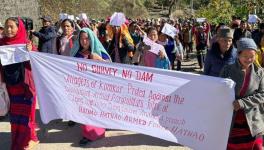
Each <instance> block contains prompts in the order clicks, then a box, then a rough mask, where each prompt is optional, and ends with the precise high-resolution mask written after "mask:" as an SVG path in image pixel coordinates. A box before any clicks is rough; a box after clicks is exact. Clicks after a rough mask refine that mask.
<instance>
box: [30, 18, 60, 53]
mask: <svg viewBox="0 0 264 150" xmlns="http://www.w3.org/2000/svg"><path fill="white" fill-rule="evenodd" d="M40 19H42V24H43V27H42V28H41V29H40V31H39V32H36V31H34V30H31V33H32V34H33V35H34V36H36V37H38V38H39V44H38V50H39V51H40V52H44V53H53V54H54V53H56V37H57V33H56V30H55V27H54V26H53V25H52V19H51V17H50V16H43V17H41V18H40Z"/></svg>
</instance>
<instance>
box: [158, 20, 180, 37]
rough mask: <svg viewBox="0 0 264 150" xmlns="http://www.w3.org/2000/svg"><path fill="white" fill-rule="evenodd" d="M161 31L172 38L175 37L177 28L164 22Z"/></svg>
mask: <svg viewBox="0 0 264 150" xmlns="http://www.w3.org/2000/svg"><path fill="white" fill-rule="evenodd" d="M161 32H162V33H164V34H166V35H168V36H170V37H172V38H173V39H174V38H175V35H177V34H178V33H179V30H178V29H176V28H175V27H174V26H172V25H170V24H168V23H165V25H164V27H163V28H162V30H161Z"/></svg>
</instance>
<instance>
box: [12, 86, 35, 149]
mask: <svg viewBox="0 0 264 150" xmlns="http://www.w3.org/2000/svg"><path fill="white" fill-rule="evenodd" d="M7 90H8V93H9V97H10V123H11V138H12V145H11V149H12V150H24V148H25V147H27V146H28V143H29V141H30V140H33V141H38V138H37V134H36V131H35V128H36V123H35V122H36V121H35V109H36V99H35V98H34V97H33V96H32V94H31V93H28V92H29V91H28V90H25V87H24V85H21V84H19V85H14V86H7Z"/></svg>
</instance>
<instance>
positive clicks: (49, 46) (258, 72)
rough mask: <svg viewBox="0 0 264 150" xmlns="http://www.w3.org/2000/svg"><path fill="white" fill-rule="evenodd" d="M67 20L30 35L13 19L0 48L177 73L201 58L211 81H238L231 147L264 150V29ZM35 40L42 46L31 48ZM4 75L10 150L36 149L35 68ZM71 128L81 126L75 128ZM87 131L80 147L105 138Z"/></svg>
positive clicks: (46, 21)
mask: <svg viewBox="0 0 264 150" xmlns="http://www.w3.org/2000/svg"><path fill="white" fill-rule="evenodd" d="M66 16H67V17H65V14H64V16H60V20H58V21H53V20H52V18H51V17H50V16H43V17H41V18H40V19H41V20H42V25H43V26H42V28H41V29H40V30H39V31H35V30H32V29H31V30H26V28H25V22H23V20H22V19H21V18H20V17H10V18H8V19H7V20H6V21H5V24H4V26H2V25H0V33H1V34H0V35H1V36H0V45H1V46H2V45H12V44H26V47H27V49H28V50H29V51H31V50H33V51H39V52H44V53H51V54H57V55H64V56H69V57H77V58H86V59H94V60H100V61H106V62H109V63H111V62H115V63H123V64H131V65H139V66H146V67H155V68H160V69H169V70H178V71H180V70H181V63H182V61H183V60H185V61H189V60H190V57H191V54H193V52H196V53H195V55H196V57H197V62H198V64H199V68H200V69H203V73H204V74H205V75H209V76H214V77H224V78H231V79H232V80H234V81H235V82H236V87H235V94H236V100H235V101H234V103H233V106H234V117H233V121H232V129H231V131H230V136H229V140H228V146H227V148H228V149H230V150H232V149H237V148H238V147H243V148H244V147H245V146H246V147H247V148H248V149H254V150H260V149H262V134H263V133H264V128H263V127H264V107H263V106H264V105H263V103H264V84H263V83H264V80H263V77H264V72H263V69H262V67H263V66H264V61H263V60H264V23H261V22H259V23H258V24H257V25H250V24H249V23H247V21H244V20H242V21H241V20H239V19H237V18H234V19H233V20H232V21H231V23H230V24H224V23H220V24H219V25H211V24H210V23H209V22H208V21H206V20H205V21H203V22H197V21H196V20H195V19H175V20H173V19H128V18H120V20H122V19H125V20H124V22H122V24H120V25H112V24H111V19H112V17H108V18H106V19H102V20H93V19H88V17H87V16H86V15H84V14H81V15H80V17H76V18H74V17H72V16H71V15H66ZM166 23H167V24H170V25H171V26H173V27H174V28H175V29H176V30H177V33H176V34H175V36H170V35H167V34H166V33H163V32H162V29H163V27H164V25H165V24H166ZM32 35H33V36H32ZM29 37H30V38H29ZM32 37H33V38H32ZM35 38H37V39H38V42H37V43H38V47H36V46H35V45H34V44H33V43H36V42H34V40H35ZM145 39H148V40H150V41H151V42H153V43H156V44H158V45H159V47H161V48H160V50H159V52H157V53H154V52H153V51H150V49H151V45H149V44H148V43H149V42H144V41H145ZM175 64H176V65H175ZM0 70H1V74H2V80H3V81H2V82H5V83H6V87H7V91H8V94H9V97H10V112H9V117H10V123H11V137H12V144H11V149H12V150H24V149H32V148H33V147H34V146H35V145H36V144H38V143H39V140H38V137H37V134H36V121H35V109H36V91H35V87H34V83H33V78H32V73H31V67H30V63H29V62H24V63H17V64H12V65H7V66H1V67H0ZM68 125H69V126H74V125H75V123H74V122H73V121H69V122H68ZM82 131H83V132H82V133H83V134H82V136H83V138H81V140H80V142H79V144H80V146H84V145H86V144H88V143H89V142H92V141H94V140H97V139H99V138H103V137H104V135H105V129H103V128H98V127H94V126H91V125H82Z"/></svg>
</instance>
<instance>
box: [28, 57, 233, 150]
mask: <svg viewBox="0 0 264 150" xmlns="http://www.w3.org/2000/svg"><path fill="white" fill-rule="evenodd" d="M29 54H30V62H31V66H32V71H33V77H34V82H35V85H36V89H37V96H38V101H39V105H40V114H41V119H42V121H43V122H44V123H48V122H50V121H51V120H54V119H59V118H61V119H67V120H72V121H75V122H79V123H82V124H90V125H95V126H98V127H104V128H112V129H123V130H130V131H134V132H139V133H143V134H146V135H151V136H154V137H158V138H161V139H165V140H168V141H173V142H176V143H180V144H183V145H186V146H189V147H191V148H194V149H195V150H212V149H214V150H223V149H226V145H227V140H228V135H229V130H230V124H231V119H232V113H233V107H232V102H233V100H234V98H235V96H234V85H235V84H234V82H233V81H231V80H229V79H222V78H215V77H209V76H203V75H195V74H191V73H183V72H176V71H168V70H160V69H156V68H149V67H139V66H132V65H124V64H117V63H107V62H100V61H93V60H87V59H79V58H72V57H66V56H59V55H53V54H46V53H39V52H30V53H29Z"/></svg>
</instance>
